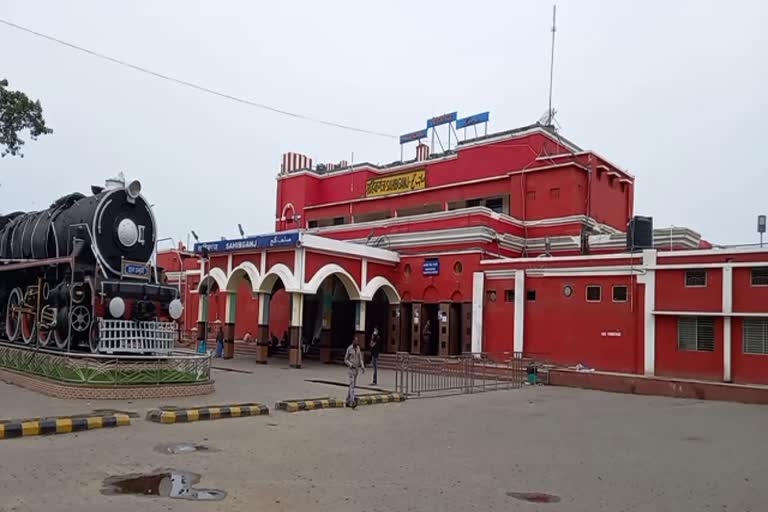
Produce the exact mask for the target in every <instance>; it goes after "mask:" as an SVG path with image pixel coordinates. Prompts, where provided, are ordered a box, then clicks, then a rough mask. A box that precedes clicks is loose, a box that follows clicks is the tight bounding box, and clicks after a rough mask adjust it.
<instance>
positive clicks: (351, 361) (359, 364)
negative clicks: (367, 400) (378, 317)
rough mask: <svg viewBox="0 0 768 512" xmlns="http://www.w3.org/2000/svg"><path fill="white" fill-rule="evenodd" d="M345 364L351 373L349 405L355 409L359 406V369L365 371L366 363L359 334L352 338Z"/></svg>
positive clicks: (348, 393)
mask: <svg viewBox="0 0 768 512" xmlns="http://www.w3.org/2000/svg"><path fill="white" fill-rule="evenodd" d="M344 364H346V365H347V372H348V374H349V391H348V392H347V407H352V408H353V409H354V408H355V407H357V398H355V386H356V385H357V373H358V371H360V372H362V373H365V363H364V362H363V353H362V352H361V351H360V342H359V340H358V339H357V336H355V337H354V338H352V344H351V345H350V346H349V347H347V353H346V354H344Z"/></svg>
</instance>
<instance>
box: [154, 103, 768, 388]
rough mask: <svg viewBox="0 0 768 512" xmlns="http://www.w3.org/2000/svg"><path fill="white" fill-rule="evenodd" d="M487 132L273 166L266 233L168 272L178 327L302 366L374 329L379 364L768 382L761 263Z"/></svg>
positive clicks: (573, 156) (582, 169)
mask: <svg viewBox="0 0 768 512" xmlns="http://www.w3.org/2000/svg"><path fill="white" fill-rule="evenodd" d="M483 116H484V117H483ZM478 120H480V121H487V114H486V115H482V114H481V115H480V116H471V117H470V118H465V119H462V120H456V118H455V115H454V114H451V115H448V116H441V117H439V118H434V119H432V120H430V121H429V123H428V127H429V128H430V129H431V130H432V141H433V144H432V146H431V147H430V146H427V145H426V144H422V143H421V140H427V139H428V138H429V134H428V132H427V130H421V131H419V132H414V133H413V134H409V135H407V136H404V137H403V138H401V143H406V142H409V141H410V140H414V141H418V146H417V148H416V158H415V159H412V160H407V161H405V160H403V161H397V162H393V163H390V164H387V165H374V164H370V163H356V164H354V165H353V166H350V165H348V164H347V163H346V162H341V163H339V164H325V165H323V164H320V165H313V163H312V160H311V159H310V158H308V157H306V156H304V155H300V154H296V153H289V154H286V155H284V156H283V164H282V168H281V170H280V173H279V175H278V177H277V200H276V218H275V233H273V234H269V235H261V236H257V237H245V238H243V239H240V240H222V241H217V242H206V243H198V244H196V246H195V251H194V252H187V251H185V250H184V249H183V248H181V247H180V248H179V250H175V251H169V252H165V253H161V254H160V255H159V261H160V265H161V266H163V267H164V268H165V269H166V272H167V275H168V277H169V280H170V281H172V282H178V283H179V285H180V286H181V287H182V288H183V293H184V296H185V298H186V302H185V303H186V305H187V310H186V312H185V316H184V319H185V327H186V328H187V329H192V328H193V327H195V326H196V328H197V329H198V332H201V330H203V329H205V327H206V325H208V326H210V325H214V326H215V325H216V324H217V322H219V323H220V324H221V326H222V328H223V329H224V330H225V337H226V339H227V340H234V339H238V340H241V339H243V338H251V339H253V340H258V341H257V343H254V345H255V346H256V347H257V349H256V352H257V360H258V361H260V362H266V361H267V347H266V344H267V342H268V340H269V339H270V338H271V337H272V335H274V336H275V337H277V338H282V337H283V333H285V337H286V338H287V345H289V346H290V351H289V352H290V353H289V357H290V361H291V364H292V365H294V366H300V364H301V358H302V349H301V346H302V344H310V345H311V347H312V348H311V350H310V354H312V356H314V357H318V358H320V359H321V360H323V361H326V362H327V361H330V360H331V359H332V358H333V357H334V356H335V354H336V353H338V352H339V351H342V350H343V349H344V347H345V346H346V345H347V344H348V343H349V342H350V341H351V339H352V337H353V336H355V335H358V336H361V337H363V339H364V340H366V341H367V340H368V338H369V335H370V331H371V330H372V328H373V326H380V330H382V332H383V335H384V338H385V344H384V345H385V348H386V351H387V352H396V351H407V352H411V353H415V354H422V355H454V354H460V353H466V352H489V353H501V352H508V351H515V352H522V353H523V354H524V355H525V356H528V357H532V358H535V359H537V360H541V361H546V362H548V363H552V364H555V365H564V366H570V365H576V364H579V363H581V364H582V365H585V366H588V367H591V368H594V369H596V370H603V371H612V372H623V373H631V374H639V375H650V376H653V375H656V376H670V377H690V378H696V379H704V380H712V381H724V382H743V383H763V384H766V383H768V250H763V249H757V248H751V249H723V248H714V247H713V246H712V245H711V244H709V243H708V242H706V241H704V240H702V239H701V237H700V235H699V234H698V233H696V232H695V231H693V230H690V229H687V228H680V227H674V228H664V229H655V230H652V229H651V227H650V219H647V218H635V217H634V206H633V205H634V190H635V177H634V176H633V175H632V174H630V173H629V172H628V171H626V170H625V169H623V168H621V167H619V166H618V165H616V164H614V163H612V162H611V161H609V160H607V159H606V158H605V157H603V156H601V155H600V154H598V153H596V152H594V151H590V150H585V149H582V148H580V147H579V146H577V145H576V144H574V143H572V142H570V141H569V140H567V139H565V138H564V137H563V136H562V135H561V134H560V133H559V132H557V131H555V130H553V129H552V128H550V127H548V126H544V125H541V124H535V125H531V126H526V127H523V128H519V129H515V130H509V131H505V132H500V133H493V134H485V135H477V134H476V132H475V136H474V137H471V138H465V139H464V140H461V141H460V142H457V141H459V137H458V136H457V135H458V134H457V133H456V130H455V129H454V128H459V127H465V131H466V128H467V127H469V129H473V128H476V127H477V124H478V123H477V121H478ZM440 127H442V128H443V129H445V128H446V127H447V129H448V141H449V142H448V148H447V149H445V150H443V148H441V150H440V151H435V144H434V140H435V137H436V136H437V140H438V143H440V142H441V139H440V137H439V133H437V129H438V128H440ZM443 138H445V134H443ZM451 139H453V145H451V144H452V142H451ZM633 219H634V220H633ZM627 233H630V236H629V243H628V236H627ZM210 331H211V329H210V327H209V333H210ZM209 335H210V334H209ZM237 346H238V347H243V348H245V346H246V345H241V344H238V345H237Z"/></svg>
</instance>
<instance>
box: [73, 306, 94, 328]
mask: <svg viewBox="0 0 768 512" xmlns="http://www.w3.org/2000/svg"><path fill="white" fill-rule="evenodd" d="M69 323H70V324H71V325H72V329H73V330H74V331H76V332H79V333H83V332H88V329H89V328H90V327H91V309H90V308H89V307H87V306H83V305H79V306H75V307H74V308H72V313H70V315H69Z"/></svg>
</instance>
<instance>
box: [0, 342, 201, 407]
mask: <svg viewBox="0 0 768 512" xmlns="http://www.w3.org/2000/svg"><path fill="white" fill-rule="evenodd" d="M0 380H3V381H5V382H8V383H11V384H16V385H19V386H22V387H25V388H28V389H32V390H34V391H39V392H42V393H45V394H48V395H51V396H57V397H60V398H87V399H95V400H98V399H118V398H120V399H123V398H137V399H138V398H160V397H179V396H195V395H203V394H208V393H212V392H213V381H212V380H211V357H210V356H209V355H208V354H198V353H195V352H192V351H186V350H174V351H171V352H169V353H167V354H162V355H154V356H140V355H133V354H131V355H124V356H123V355H103V354H87V353H77V352H69V353H63V352H60V351H54V350H46V349H43V348H39V347H38V348H31V347H24V346H20V345H16V344H11V343H8V342H6V341H0Z"/></svg>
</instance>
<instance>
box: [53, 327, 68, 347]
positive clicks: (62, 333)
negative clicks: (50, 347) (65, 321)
mask: <svg viewBox="0 0 768 512" xmlns="http://www.w3.org/2000/svg"><path fill="white" fill-rule="evenodd" d="M53 342H54V343H55V344H56V348H57V349H59V350H64V349H65V348H67V344H68V343H69V332H68V326H66V325H57V326H56V327H55V328H54V329H53Z"/></svg>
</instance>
